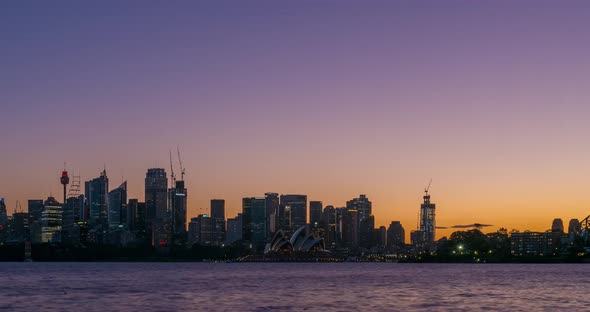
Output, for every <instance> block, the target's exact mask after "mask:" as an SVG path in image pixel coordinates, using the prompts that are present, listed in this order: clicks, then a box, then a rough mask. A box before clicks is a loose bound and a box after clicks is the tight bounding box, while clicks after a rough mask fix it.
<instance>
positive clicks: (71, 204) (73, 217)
mask: <svg viewBox="0 0 590 312" xmlns="http://www.w3.org/2000/svg"><path fill="white" fill-rule="evenodd" d="M84 202H85V198H84V195H78V196H72V197H69V198H68V199H67V201H66V204H65V205H64V208H63V215H62V242H65V243H75V242H79V241H80V230H79V228H78V223H79V222H82V221H81V219H80V214H81V213H83V211H84Z"/></svg>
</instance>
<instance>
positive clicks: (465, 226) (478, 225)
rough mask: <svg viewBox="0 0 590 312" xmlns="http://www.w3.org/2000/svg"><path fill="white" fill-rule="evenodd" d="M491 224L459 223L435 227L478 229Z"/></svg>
mask: <svg viewBox="0 0 590 312" xmlns="http://www.w3.org/2000/svg"><path fill="white" fill-rule="evenodd" d="M488 226H493V225H492V224H481V223H473V224H459V225H453V226H437V227H436V228H437V229H470V228H475V229H478V230H480V229H481V228H484V227H488Z"/></svg>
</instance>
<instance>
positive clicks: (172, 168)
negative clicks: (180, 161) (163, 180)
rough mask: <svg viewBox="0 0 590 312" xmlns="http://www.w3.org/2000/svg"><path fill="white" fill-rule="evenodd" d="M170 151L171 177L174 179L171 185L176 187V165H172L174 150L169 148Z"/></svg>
mask: <svg viewBox="0 0 590 312" xmlns="http://www.w3.org/2000/svg"><path fill="white" fill-rule="evenodd" d="M168 151H169V152H170V178H171V179H172V180H171V181H170V182H171V183H172V186H171V187H174V184H175V182H176V176H175V175H174V166H173V165H172V150H171V149H170V150H168Z"/></svg>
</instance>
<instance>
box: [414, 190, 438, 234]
mask: <svg viewBox="0 0 590 312" xmlns="http://www.w3.org/2000/svg"><path fill="white" fill-rule="evenodd" d="M425 193H426V194H425V195H424V197H423V198H424V203H423V204H422V205H420V232H421V234H416V235H423V236H424V238H423V240H422V241H423V242H424V243H433V242H434V240H435V229H436V220H435V209H436V205H435V204H432V203H430V195H428V191H426V192H425ZM417 241H420V239H417Z"/></svg>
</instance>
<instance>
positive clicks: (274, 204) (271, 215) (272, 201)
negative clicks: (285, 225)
mask: <svg viewBox="0 0 590 312" xmlns="http://www.w3.org/2000/svg"><path fill="white" fill-rule="evenodd" d="M264 198H265V199H266V224H267V225H268V226H267V233H266V238H267V240H270V239H271V238H272V236H273V235H274V233H275V232H276V231H277V230H278V227H279V194H277V193H266V194H264Z"/></svg>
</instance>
